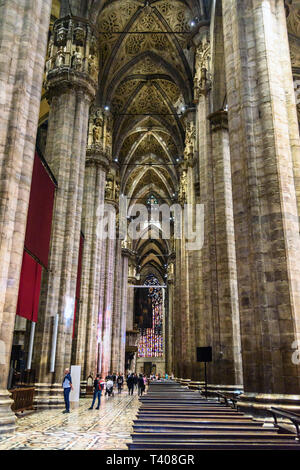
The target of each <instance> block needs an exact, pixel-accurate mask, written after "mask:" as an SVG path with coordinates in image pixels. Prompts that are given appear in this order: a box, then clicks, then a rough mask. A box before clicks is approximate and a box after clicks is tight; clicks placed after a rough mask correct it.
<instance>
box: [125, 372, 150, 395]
mask: <svg viewBox="0 0 300 470" xmlns="http://www.w3.org/2000/svg"><path fill="white" fill-rule="evenodd" d="M147 384H148V379H147V377H146V376H145V375H143V374H139V375H137V374H134V373H132V374H128V376H127V388H128V394H129V395H133V391H134V389H135V388H137V389H138V395H139V396H142V395H143V393H144V392H145V390H146V385H147Z"/></svg>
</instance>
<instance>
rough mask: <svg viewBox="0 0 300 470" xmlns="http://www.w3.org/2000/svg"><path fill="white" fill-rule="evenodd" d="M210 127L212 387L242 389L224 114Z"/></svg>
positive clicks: (215, 117) (218, 114)
mask: <svg viewBox="0 0 300 470" xmlns="http://www.w3.org/2000/svg"><path fill="white" fill-rule="evenodd" d="M208 119H209V121H210V123H211V141H212V145H211V150H212V152H211V158H212V162H211V169H212V180H213V187H212V189H213V194H212V195H211V197H212V198H213V201H214V227H213V228H214V243H215V257H216V258H215V262H216V265H215V269H216V281H217V299H216V302H217V318H216V322H215V323H214V328H213V330H214V337H213V350H214V355H213V356H214V359H213V363H212V369H213V375H212V383H213V384H216V385H218V388H220V387H222V386H224V385H225V386H226V387H225V390H226V389H228V387H230V388H232V389H233V390H234V388H235V386H239V388H241V385H242V381H243V380H242V360H241V338H240V318H239V303H238V287H237V271H236V253H235V238H234V223H233V207H232V185H231V167H230V149H229V135H228V122H227V112H226V111H217V112H215V113H213V114H211V115H210V116H208Z"/></svg>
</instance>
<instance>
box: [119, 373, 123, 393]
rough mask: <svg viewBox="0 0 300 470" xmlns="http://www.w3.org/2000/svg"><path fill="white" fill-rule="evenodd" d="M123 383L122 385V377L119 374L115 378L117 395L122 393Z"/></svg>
mask: <svg viewBox="0 0 300 470" xmlns="http://www.w3.org/2000/svg"><path fill="white" fill-rule="evenodd" d="M123 383H124V377H123V375H121V373H120V372H119V374H118V377H117V386H118V393H121V392H122V387H123Z"/></svg>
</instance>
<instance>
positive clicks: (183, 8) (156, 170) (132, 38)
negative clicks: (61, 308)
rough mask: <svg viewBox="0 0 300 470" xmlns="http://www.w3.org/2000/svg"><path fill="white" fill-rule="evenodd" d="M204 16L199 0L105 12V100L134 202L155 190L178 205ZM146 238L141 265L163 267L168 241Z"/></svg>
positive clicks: (136, 1)
mask: <svg viewBox="0 0 300 470" xmlns="http://www.w3.org/2000/svg"><path fill="white" fill-rule="evenodd" d="M204 13H205V12H204V9H203V6H201V2H198V1H191V2H190V1H186V0H154V1H149V2H147V1H146V2H145V1H144V0H115V1H110V2H106V4H104V6H103V9H102V11H101V14H100V15H99V17H98V30H99V32H100V34H99V38H100V70H101V73H100V76H101V79H100V84H99V94H98V102H99V104H101V105H102V106H106V105H107V106H109V107H110V110H111V112H112V114H113V118H114V119H113V121H114V131H113V136H114V138H113V142H114V144H113V157H114V159H118V161H119V164H120V169H121V170H120V171H121V191H122V192H123V193H124V194H126V195H127V196H128V197H130V199H131V202H132V203H133V202H138V203H142V202H145V201H146V200H147V198H148V197H149V194H155V195H156V196H157V197H158V198H159V199H160V202H167V203H169V204H171V203H172V199H173V197H174V194H175V193H176V191H177V190H178V172H177V159H178V158H180V157H181V156H182V154H183V150H184V137H185V134H184V128H183V125H182V121H181V119H180V117H181V113H182V108H183V106H184V105H185V106H188V105H189V104H191V103H192V101H193V67H194V51H193V48H192V47H190V46H189V43H190V38H191V35H192V32H193V27H192V24H191V22H192V20H193V19H194V18H195V17H197V18H198V19H199V18H201V17H203V16H204ZM140 242H141V243H140V244H137V246H136V247H135V248H136V250H137V251H138V254H139V259H140V265H141V266H142V267H143V266H148V267H149V265H152V267H153V268H154V267H155V268H156V269H158V270H160V272H162V267H163V266H164V265H165V264H166V258H165V255H166V253H168V251H166V250H168V249H169V247H168V246H167V245H166V243H165V242H163V240H156V241H155V244H153V241H151V240H141V241H140Z"/></svg>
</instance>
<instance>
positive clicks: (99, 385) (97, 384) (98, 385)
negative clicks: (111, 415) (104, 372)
mask: <svg viewBox="0 0 300 470" xmlns="http://www.w3.org/2000/svg"><path fill="white" fill-rule="evenodd" d="M103 389H104V381H103V380H102V377H101V376H100V375H99V374H97V377H96V378H95V380H94V396H93V403H92V404H91V406H90V408H89V410H92V409H93V408H94V404H95V401H96V398H98V406H97V408H96V410H99V408H100V403H101V395H102V390H103Z"/></svg>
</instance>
